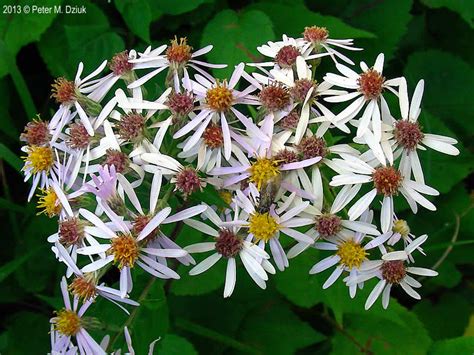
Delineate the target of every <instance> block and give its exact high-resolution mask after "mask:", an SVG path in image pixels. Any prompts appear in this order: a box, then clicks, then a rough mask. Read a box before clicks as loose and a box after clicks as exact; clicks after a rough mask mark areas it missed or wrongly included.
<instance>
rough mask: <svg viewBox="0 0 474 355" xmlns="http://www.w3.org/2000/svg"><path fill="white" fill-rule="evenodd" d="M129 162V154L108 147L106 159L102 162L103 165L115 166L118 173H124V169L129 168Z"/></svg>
mask: <svg viewBox="0 0 474 355" xmlns="http://www.w3.org/2000/svg"><path fill="white" fill-rule="evenodd" d="M129 164H130V159H129V158H128V156H127V154H125V153H122V152H121V151H119V150H115V149H107V150H106V156H105V159H104V161H103V162H102V165H103V166H105V165H109V166H110V165H113V166H115V171H116V172H117V173H123V172H124V171H126V170H127V169H128V166H129Z"/></svg>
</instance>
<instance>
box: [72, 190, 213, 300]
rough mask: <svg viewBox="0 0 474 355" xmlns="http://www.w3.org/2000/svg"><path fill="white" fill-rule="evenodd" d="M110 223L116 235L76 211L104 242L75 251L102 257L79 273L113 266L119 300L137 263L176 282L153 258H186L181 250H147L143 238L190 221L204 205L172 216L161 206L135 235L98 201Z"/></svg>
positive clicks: (172, 273) (95, 219)
mask: <svg viewBox="0 0 474 355" xmlns="http://www.w3.org/2000/svg"><path fill="white" fill-rule="evenodd" d="M98 203H99V205H100V206H101V208H102V209H103V210H104V211H105V213H106V214H107V216H108V217H109V218H110V220H111V221H112V222H113V223H114V224H115V225H116V226H117V227H118V229H119V232H115V231H113V230H112V229H111V228H109V227H108V226H107V225H106V224H105V223H104V222H103V221H101V220H100V219H99V218H98V217H97V216H96V215H94V214H93V213H91V212H90V211H87V210H85V209H80V210H79V213H80V214H81V215H82V216H83V217H84V218H86V219H87V220H88V221H89V222H90V223H92V224H93V225H94V226H95V227H97V229H98V230H99V233H98V234H100V236H99V238H101V239H105V240H107V241H108V242H107V243H104V244H100V245H98V246H97V245H92V246H89V247H83V248H80V249H78V250H77V253H78V254H82V255H98V256H100V255H104V253H105V255H106V256H105V257H103V256H100V257H99V258H98V259H96V260H95V261H93V262H91V263H90V264H88V265H86V266H84V267H83V268H82V269H81V271H82V272H93V271H96V270H99V269H101V268H103V267H104V266H106V265H107V264H110V263H115V264H117V266H118V268H119V269H120V293H121V296H122V297H125V295H126V294H127V293H128V292H130V291H131V289H132V279H131V269H132V268H133V267H134V266H135V264H137V265H138V266H140V267H141V268H142V269H144V270H145V271H147V272H148V273H150V274H151V275H153V276H156V277H159V278H163V279H167V278H174V279H179V275H178V274H177V273H176V272H175V271H173V270H171V269H170V268H169V267H167V266H165V265H163V264H160V263H158V262H156V261H155V260H154V257H155V256H158V257H163V258H179V257H184V256H186V254H187V252H186V251H184V250H183V249H180V248H179V249H175V248H170V249H162V248H157V247H149V246H148V245H147V243H146V241H144V239H145V238H146V237H147V236H149V235H150V234H151V233H152V232H153V231H154V230H155V229H156V228H159V226H160V225H162V224H167V223H174V222H177V221H181V220H183V219H186V218H190V217H192V216H195V215H197V214H199V213H201V212H203V211H204V209H205V208H206V207H205V206H195V207H191V208H188V209H185V210H183V211H181V212H178V213H176V214H174V215H172V216H170V214H171V208H169V207H165V208H163V209H162V210H161V211H160V212H158V213H157V214H156V215H155V216H153V218H151V219H150V220H149V222H148V223H146V224H145V225H144V227H143V229H142V230H141V232H140V233H138V235H136V234H135V233H134V232H133V230H132V229H130V227H129V226H128V224H127V223H125V222H124V221H123V219H122V218H121V217H119V216H118V215H117V214H116V213H115V212H113V211H112V210H111V209H110V207H108V206H107V205H106V204H104V203H102V202H101V200H100V199H99V201H98Z"/></svg>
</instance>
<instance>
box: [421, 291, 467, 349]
mask: <svg viewBox="0 0 474 355" xmlns="http://www.w3.org/2000/svg"><path fill="white" fill-rule="evenodd" d="M469 307H470V305H469V302H468V301H467V300H466V299H465V298H464V297H462V296H461V295H459V294H455V293H446V294H444V295H442V296H441V297H440V299H439V300H437V301H436V302H431V301H430V300H428V299H426V300H422V301H421V302H420V303H418V304H416V305H415V307H414V308H413V311H414V312H415V313H416V314H417V316H418V318H420V320H421V321H423V323H424V324H425V327H426V329H427V330H428V331H429V333H430V335H431V337H432V338H433V339H436V340H438V339H446V338H453V337H456V336H460V335H462V334H463V332H464V329H465V328H466V326H467V324H468V321H469V313H470V312H469Z"/></svg>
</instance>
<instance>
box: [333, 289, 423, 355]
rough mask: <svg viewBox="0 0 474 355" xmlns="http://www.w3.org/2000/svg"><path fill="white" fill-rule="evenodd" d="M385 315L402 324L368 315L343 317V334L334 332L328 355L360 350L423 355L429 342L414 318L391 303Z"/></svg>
mask: <svg viewBox="0 0 474 355" xmlns="http://www.w3.org/2000/svg"><path fill="white" fill-rule="evenodd" d="M364 288H365V287H364ZM386 313H388V314H390V315H392V316H394V317H395V318H396V319H400V320H401V322H400V321H397V322H394V321H393V320H391V319H387V318H381V317H379V316H378V315H375V314H369V313H367V314H348V315H346V316H345V320H344V324H345V326H344V333H345V335H343V334H341V333H337V334H336V335H335V336H334V337H333V338H332V346H333V350H332V353H331V354H333V355H339V354H341V355H343V354H356V353H359V352H361V351H362V350H361V347H363V348H364V350H365V352H367V353H372V354H384V355H390V354H400V355H404V354H410V355H418V354H419V355H425V354H426V352H427V350H428V348H429V347H430V344H431V339H430V337H429V336H428V333H427V331H426V329H425V328H424V327H423V324H422V323H421V322H420V321H419V319H418V318H417V317H416V315H415V314H414V313H412V312H409V311H408V310H407V309H406V308H404V307H402V306H400V305H399V304H398V303H396V302H395V301H394V300H391V301H390V306H389V308H388V310H387V311H386ZM347 334H349V335H350V337H351V339H350V338H349V336H347ZM354 339H355V340H356V341H357V343H358V345H356V344H355V342H354V341H353V340H354Z"/></svg>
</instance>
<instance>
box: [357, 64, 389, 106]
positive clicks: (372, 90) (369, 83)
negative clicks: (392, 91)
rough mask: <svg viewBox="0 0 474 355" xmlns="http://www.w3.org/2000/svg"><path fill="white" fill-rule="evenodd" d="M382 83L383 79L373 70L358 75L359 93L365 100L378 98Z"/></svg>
mask: <svg viewBox="0 0 474 355" xmlns="http://www.w3.org/2000/svg"><path fill="white" fill-rule="evenodd" d="M384 81H385V78H384V77H383V76H382V75H381V74H380V73H379V72H378V71H376V70H374V69H369V70H367V71H366V72H364V73H362V74H360V78H359V79H357V83H358V84H359V91H360V92H362V93H363V94H364V96H365V98H366V99H367V100H373V99H376V98H378V97H379V96H380V94H381V93H382V90H383V83H384Z"/></svg>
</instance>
